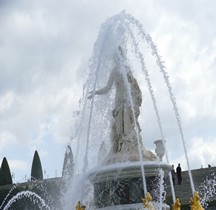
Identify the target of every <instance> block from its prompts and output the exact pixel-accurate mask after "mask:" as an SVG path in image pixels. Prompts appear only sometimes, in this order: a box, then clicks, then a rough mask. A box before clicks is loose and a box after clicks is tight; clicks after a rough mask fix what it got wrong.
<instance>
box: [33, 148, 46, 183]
mask: <svg viewBox="0 0 216 210" xmlns="http://www.w3.org/2000/svg"><path fill="white" fill-rule="evenodd" d="M31 178H32V180H42V179H43V170H42V166H41V161H40V157H39V155H38V152H37V150H36V151H35V153H34V157H33V162H32V168H31Z"/></svg>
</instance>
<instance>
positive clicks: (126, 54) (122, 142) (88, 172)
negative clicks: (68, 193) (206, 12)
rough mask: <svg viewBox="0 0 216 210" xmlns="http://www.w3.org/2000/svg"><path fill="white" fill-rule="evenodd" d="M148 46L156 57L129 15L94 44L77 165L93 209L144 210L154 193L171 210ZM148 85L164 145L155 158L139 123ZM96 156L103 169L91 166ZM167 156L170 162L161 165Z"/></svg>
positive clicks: (114, 21)
mask: <svg viewBox="0 0 216 210" xmlns="http://www.w3.org/2000/svg"><path fill="white" fill-rule="evenodd" d="M146 43H147V45H148V47H147V48H149V47H150V51H152V52H151V53H152V54H153V56H152V57H154V55H156V57H157V56H158V54H157V53H156V52H157V51H156V48H155V46H154V45H153V43H152V42H151V38H150V36H149V35H146V34H145V33H144V31H143V29H142V26H141V25H140V23H139V22H138V21H137V20H135V19H134V18H133V17H132V16H130V15H128V14H126V13H125V12H124V11H123V12H121V13H120V14H118V15H116V16H113V17H111V18H110V19H108V20H107V21H106V22H105V23H104V24H103V25H102V27H101V30H100V32H99V35H98V38H97V41H96V43H95V46H94V51H93V55H92V59H91V66H90V73H89V78H88V81H87V82H86V85H85V95H84V97H83V100H82V102H83V103H82V112H81V117H80V118H81V119H80V126H79V131H78V132H77V133H78V135H77V139H76V141H77V142H78V146H77V150H76V156H75V159H76V160H79V162H78V161H77V162H76V163H75V166H78V167H77V168H76V170H77V172H76V173H83V174H85V176H86V177H87V178H88V180H89V181H90V183H91V184H92V185H93V189H92V192H91V193H93V198H92V199H93V200H92V201H91V202H90V203H91V205H92V206H91V205H89V206H88V208H90V209H91V208H92V209H101V210H102V209H103V210H109V209H122V210H124V209H131V210H133V209H134V210H135V209H141V208H142V207H143V203H142V200H141V198H142V197H145V195H147V193H149V192H150V193H151V195H152V198H153V201H152V204H153V206H154V208H156V209H169V207H168V206H167V205H166V204H165V203H164V198H163V194H164V193H165V190H164V187H163V181H164V179H167V177H168V174H170V173H169V172H170V170H171V166H170V164H169V161H168V156H167V151H166V146H165V140H164V136H163V130H162V124H161V122H160V116H159V111H158V108H157V103H156V99H155V96H154V92H153V88H152V85H151V80H150V75H149V72H148V69H147V67H146V64H145V60H144V58H145V56H144V55H145V54H146V52H145V51H143V49H145V48H146V46H145V44H146ZM149 43H150V45H149ZM151 53H150V54H151ZM156 59H158V60H156V63H157V64H158V65H159V70H160V71H163V72H164V67H163V66H161V65H162V62H161V63H160V59H159V57H157V58H156ZM160 67H161V68H162V69H161V68H160ZM145 81H146V83H147V88H148V90H149V93H150V95H151V98H152V102H153V107H154V109H155V113H156V117H157V120H158V124H159V129H160V132H161V139H162V140H157V141H155V142H154V143H155V145H156V155H155V154H154V153H153V152H152V151H151V150H148V149H146V148H145V146H144V139H142V136H141V132H142V128H141V126H140V123H139V117H140V113H141V109H142V98H143V96H142V89H141V86H142V87H143V84H144V83H145ZM167 84H168V86H169V83H167ZM79 142H82V144H80V143H79ZM80 145H82V147H81V146H80ZM99 148H100V149H99ZM104 148H106V150H107V151H108V152H105V150H104ZM90 152H91V153H90ZM95 154H99V155H98V157H100V160H99V163H98V164H97V163H96V162H97V161H92V160H96V159H97V157H96V156H95ZM164 154H166V160H167V162H163V161H162V158H163V156H164ZM81 160H83V161H81ZM82 162H83V164H82ZM159 180H160V181H159ZM156 189H157V190H156ZM174 197H175V196H174ZM80 200H83V199H81V198H80ZM174 200H175V199H174ZM74 202H75V201H74ZM86 202H87V203H88V201H86ZM73 205H74V204H73Z"/></svg>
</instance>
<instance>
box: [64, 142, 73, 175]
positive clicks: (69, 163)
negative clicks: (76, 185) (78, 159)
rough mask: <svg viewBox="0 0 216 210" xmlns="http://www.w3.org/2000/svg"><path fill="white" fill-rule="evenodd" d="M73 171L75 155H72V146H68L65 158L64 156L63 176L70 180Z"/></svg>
mask: <svg viewBox="0 0 216 210" xmlns="http://www.w3.org/2000/svg"><path fill="white" fill-rule="evenodd" d="M73 171H74V159H73V153H72V150H71V147H70V145H68V146H67V148H66V152H65V156H64V163H63V169H62V176H63V177H65V178H69V177H71V176H73Z"/></svg>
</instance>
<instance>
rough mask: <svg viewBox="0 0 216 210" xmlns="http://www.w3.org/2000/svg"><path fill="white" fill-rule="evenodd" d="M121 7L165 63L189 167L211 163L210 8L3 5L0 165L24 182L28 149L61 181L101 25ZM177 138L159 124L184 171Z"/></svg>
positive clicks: (203, 4) (213, 6) (214, 55)
mask: <svg viewBox="0 0 216 210" xmlns="http://www.w3.org/2000/svg"><path fill="white" fill-rule="evenodd" d="M122 10H126V12H128V13H130V14H132V15H133V16H134V17H135V18H136V19H138V20H139V21H140V22H141V23H142V25H143V28H144V29H145V31H146V32H147V33H149V34H151V36H152V38H153V41H154V42H155V44H156V45H157V47H158V50H159V54H160V55H161V56H162V58H163V60H164V61H165V65H166V69H167V72H168V74H169V76H170V82H171V84H172V87H173V92H174V94H175V97H176V101H177V105H178V108H179V113H180V116H181V121H182V126H183V132H184V136H185V139H186V145H187V148H188V155H189V158H190V162H191V167H192V168H199V167H200V166H201V165H203V166H204V167H206V166H207V164H211V165H215V164H216V156H215V151H214V148H216V129H215V124H216V109H215V105H216V97H215V95H216V83H215V71H216V70H215V69H216V38H215V37H216V36H215V34H216V29H215V25H216V14H215V10H216V3H215V2H213V1H210V0H207V1H204V0H199V1H195V0H190V1H187V0H182V1H177V0H176V1H171V0H164V1H162V0H158V1H156V0H148V1H145V0H118V1H114V0H109V1H104V0H102V1H101V0H92V1H89V0H79V1H78V0H74V1H69V0H65V1H61V2H60V1H56V0H46V1H43V0H38V1H31V2H30V1H28V0H17V1H13V0H10V1H6V0H2V1H1V2H0V28H1V32H0V159H3V157H6V158H7V159H8V161H9V165H10V168H11V171H12V172H13V173H14V174H15V180H16V181H17V182H21V181H24V180H25V177H26V178H29V177H30V171H31V163H32V158H33V154H34V151H35V150H38V152H39V155H40V157H41V161H42V166H43V169H44V170H45V171H46V176H49V177H55V176H56V174H57V176H59V175H60V174H61V170H62V165H63V156H64V152H65V146H66V145H67V143H68V142H69V141H70V136H71V134H72V130H73V125H74V121H73V113H74V111H76V110H77V107H78V101H79V98H80V97H81V95H82V85H83V84H84V82H85V79H86V75H87V71H88V59H89V58H90V57H91V53H92V50H93V45H94V42H95V40H96V38H97V34H98V31H99V28H100V26H101V24H102V23H103V22H104V21H105V20H106V19H107V18H108V17H110V16H112V15H115V14H117V13H119V12H121V11H122ZM166 111H167V110H166V109H164V113H163V114H164V115H166ZM168 121H169V118H168ZM170 121H171V120H170ZM168 124H169V123H168ZM178 135H179V134H177V132H175V131H173V130H172V128H171V127H169V125H168V126H167V129H166V137H167V138H168V139H167V141H168V140H169V139H170V140H169V141H168V142H169V143H168V145H167V147H168V150H169V157H170V162H172V163H174V164H175V165H177V163H178V162H181V163H182V166H183V169H186V165H185V158H184V154H183V150H182V146H181V144H178V143H177V142H178V139H179V136H178ZM149 136H151V134H149ZM151 138H156V136H154V135H152V136H151ZM149 147H150V149H154V148H153V146H152V144H151V143H150V144H149Z"/></svg>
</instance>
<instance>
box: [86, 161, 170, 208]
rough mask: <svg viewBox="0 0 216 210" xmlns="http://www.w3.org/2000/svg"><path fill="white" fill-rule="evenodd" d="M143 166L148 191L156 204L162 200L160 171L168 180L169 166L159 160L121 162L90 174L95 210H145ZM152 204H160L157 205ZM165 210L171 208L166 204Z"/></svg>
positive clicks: (164, 205)
mask: <svg viewBox="0 0 216 210" xmlns="http://www.w3.org/2000/svg"><path fill="white" fill-rule="evenodd" d="M141 167H144V172H145V180H146V187H147V191H148V192H150V193H151V195H152V197H153V201H156V200H159V196H160V189H159V177H158V169H160V168H161V169H162V170H163V171H164V173H165V177H167V174H168V171H170V169H171V167H170V165H168V164H166V163H161V162H160V163H158V162H156V161H146V162H126V163H118V164H113V165H107V166H103V167H100V168H97V169H95V170H94V171H92V172H91V173H90V175H89V180H90V181H91V182H92V184H93V186H94V205H95V209H98V210H99V209H100V210H111V209H112V210H115V209H121V210H138V209H143V204H142V200H141V198H142V197H144V187H143V178H142V170H141ZM153 204H154V205H157V204H156V203H154V202H153ZM163 209H169V206H167V205H166V204H163Z"/></svg>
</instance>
